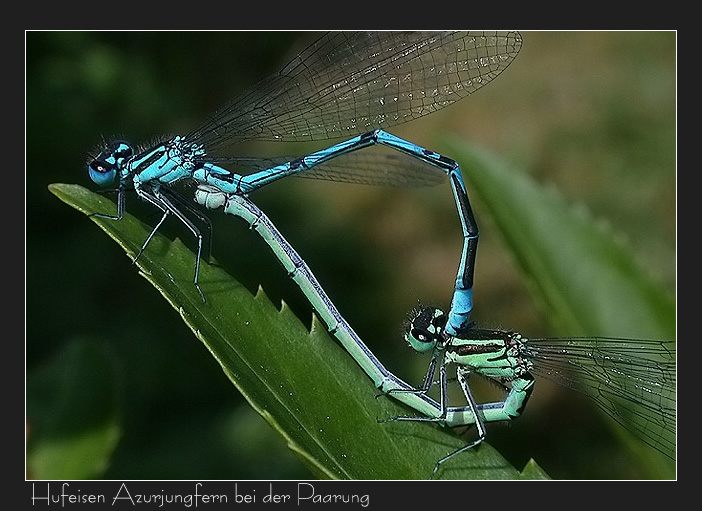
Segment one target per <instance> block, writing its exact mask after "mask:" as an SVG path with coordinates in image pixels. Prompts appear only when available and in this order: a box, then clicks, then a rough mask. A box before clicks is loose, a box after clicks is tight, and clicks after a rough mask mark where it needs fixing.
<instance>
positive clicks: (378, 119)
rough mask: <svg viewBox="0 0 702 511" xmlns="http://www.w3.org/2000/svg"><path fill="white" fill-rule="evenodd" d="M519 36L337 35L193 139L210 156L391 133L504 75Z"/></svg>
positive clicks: (494, 33)
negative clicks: (239, 146) (253, 143)
mask: <svg viewBox="0 0 702 511" xmlns="http://www.w3.org/2000/svg"><path fill="white" fill-rule="evenodd" d="M521 45H522V38H521V35H520V34H519V32H499V31H466V32H331V33H328V34H326V35H324V36H322V37H321V38H320V39H318V40H317V41H316V42H314V43H313V44H311V45H310V46H309V47H307V49H305V50H304V51H303V52H302V53H300V54H299V55H298V56H297V57H295V58H294V59H293V60H292V61H291V62H290V63H288V64H287V65H286V66H285V67H284V68H283V69H282V70H281V71H280V72H278V73H277V74H275V75H273V76H271V77H269V78H267V79H265V80H262V81H261V82H259V83H258V84H256V86H255V87H253V88H252V89H250V90H249V91H248V92H247V93H245V94H242V95H241V96H239V97H238V98H237V99H236V100H234V101H233V102H232V103H230V104H229V105H227V106H226V107H224V108H223V109H221V110H220V111H219V112H217V113H216V114H215V115H213V116H212V117H211V118H210V119H209V120H207V121H206V122H205V123H204V124H203V125H202V126H200V127H199V128H198V129H197V130H195V131H193V132H192V133H190V134H189V135H188V137H187V138H188V139H189V140H190V141H193V142H198V143H204V144H205V146H206V147H207V148H208V149H210V150H211V149H213V148H216V147H220V146H224V145H227V144H229V143H232V142H236V141H240V140H245V139H263V140H281V141H307V140H323V139H328V138H336V137H342V136H344V137H348V136H353V135H357V134H360V133H363V132H366V131H369V130H372V129H375V128H387V127H390V126H393V125H397V124H400V123H403V122H406V121H410V120H412V119H416V118H418V117H421V116H423V115H427V114H429V113H432V112H434V111H436V110H438V109H440V108H443V107H445V106H448V105H450V104H452V103H454V102H456V101H458V100H459V99H461V98H463V97H465V96H467V95H469V94H471V93H472V92H475V91H476V90H478V89H480V88H481V87H483V86H484V85H486V84H487V83H489V82H490V81H492V80H493V79H494V78H495V77H497V76H498V75H499V74H500V73H501V72H502V71H503V70H504V69H505V68H507V66H509V64H510V63H511V62H512V61H513V60H514V58H515V57H516V56H517V54H518V53H519V50H520V48H521Z"/></svg>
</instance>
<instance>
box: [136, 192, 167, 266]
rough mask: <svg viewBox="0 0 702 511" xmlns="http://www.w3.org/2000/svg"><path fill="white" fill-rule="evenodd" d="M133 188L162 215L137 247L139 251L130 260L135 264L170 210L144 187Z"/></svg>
mask: <svg viewBox="0 0 702 511" xmlns="http://www.w3.org/2000/svg"><path fill="white" fill-rule="evenodd" d="M135 190H136V193H137V195H138V196H139V197H140V198H142V199H143V200H145V201H146V202H148V203H149V204H151V205H153V206H155V207H156V208H158V209H160V210H161V211H162V212H163V216H162V217H161V219H160V220H159V221H158V223H157V224H156V226H155V227H154V228H153V229H152V230H151V232H150V233H149V235H148V236H147V237H146V240H145V241H144V243H143V244H142V245H141V248H140V249H139V252H137V255H136V257H134V260H133V261H132V264H136V262H137V260H138V259H139V257H141V254H143V253H144V250H146V246H147V245H148V244H149V242H150V241H151V239H152V238H153V237H154V235H155V234H156V231H158V230H159V228H160V227H161V224H163V221H164V220H165V219H166V217H168V215H170V214H171V212H170V211H169V210H168V209H167V208H166V207H165V206H163V205H162V204H161V201H160V200H159V198H158V197H156V196H155V195H152V194H150V193H148V192H147V191H146V190H144V189H142V188H140V187H139V188H136V189H135Z"/></svg>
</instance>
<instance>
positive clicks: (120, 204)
mask: <svg viewBox="0 0 702 511" xmlns="http://www.w3.org/2000/svg"><path fill="white" fill-rule="evenodd" d="M104 191H105V192H117V214H116V215H108V214H106V213H90V214H89V215H88V216H89V217H90V216H94V217H96V218H105V219H107V220H122V217H124V196H125V192H124V187H123V186H120V187H118V188H116V189H114V190H104Z"/></svg>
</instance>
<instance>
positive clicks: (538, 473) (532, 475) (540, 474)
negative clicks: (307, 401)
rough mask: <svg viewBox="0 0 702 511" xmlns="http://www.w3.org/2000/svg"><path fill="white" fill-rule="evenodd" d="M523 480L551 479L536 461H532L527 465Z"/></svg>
mask: <svg viewBox="0 0 702 511" xmlns="http://www.w3.org/2000/svg"><path fill="white" fill-rule="evenodd" d="M521 478H522V479H550V477H548V474H547V473H546V472H544V469H543V468H541V467H540V466H539V464H538V463H536V461H534V460H533V459H530V460H529V462H528V463H527V464H526V465H525V467H524V469H523V470H522V474H521Z"/></svg>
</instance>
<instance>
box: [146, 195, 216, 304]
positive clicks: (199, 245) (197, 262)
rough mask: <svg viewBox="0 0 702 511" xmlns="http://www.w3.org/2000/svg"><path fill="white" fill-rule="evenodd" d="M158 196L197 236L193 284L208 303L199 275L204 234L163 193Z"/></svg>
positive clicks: (204, 301) (203, 300)
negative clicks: (201, 287)
mask: <svg viewBox="0 0 702 511" xmlns="http://www.w3.org/2000/svg"><path fill="white" fill-rule="evenodd" d="M156 193H157V195H156V197H157V198H158V199H159V200H160V201H161V203H162V204H163V205H164V206H165V207H166V208H167V209H168V210H170V212H171V213H173V214H174V215H175V216H176V217H177V218H178V219H179V220H180V221H181V222H182V223H183V224H184V225H185V226H186V227H187V228H188V229H189V230H190V232H192V233H193V235H194V236H195V237H196V238H197V258H196V259H195V278H194V279H193V284H195V289H197V292H198V293H199V294H200V298H202V302H203V303H207V300H206V299H205V295H204V294H203V292H202V289H200V283H199V277H200V259H201V257H202V234H201V233H200V231H199V229H198V228H197V227H196V226H195V224H193V223H192V222H191V221H190V219H189V218H188V217H186V216H185V215H184V214H183V213H182V212H181V211H180V210H178V208H176V207H175V205H173V203H172V202H170V201H169V200H168V199H167V198H166V197H165V196H164V195H163V194H161V193H158V192H156Z"/></svg>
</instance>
